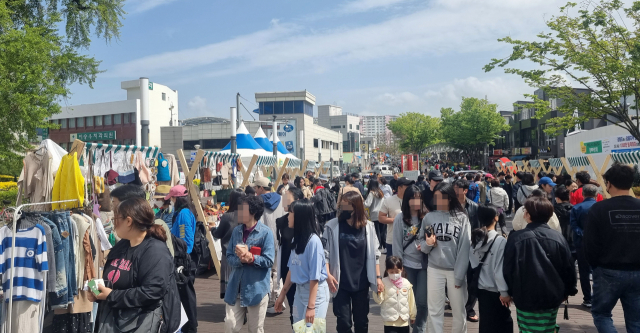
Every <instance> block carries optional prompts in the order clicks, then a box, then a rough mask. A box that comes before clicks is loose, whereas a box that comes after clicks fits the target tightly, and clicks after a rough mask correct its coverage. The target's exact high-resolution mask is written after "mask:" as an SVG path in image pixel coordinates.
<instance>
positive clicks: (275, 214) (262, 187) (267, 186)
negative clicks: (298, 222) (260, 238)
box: [253, 177, 285, 313]
mask: <svg viewBox="0 0 640 333" xmlns="http://www.w3.org/2000/svg"><path fill="white" fill-rule="evenodd" d="M271 185H272V184H271V182H270V181H269V179H268V178H266V177H257V178H256V179H255V181H254V183H253V189H254V190H256V195H257V196H259V197H261V198H262V201H263V202H264V213H263V214H262V223H264V224H265V225H266V226H267V227H269V228H270V229H271V232H272V234H273V240H274V243H275V241H276V235H277V232H278V228H277V225H276V219H278V218H280V217H282V216H284V214H285V211H284V206H283V205H282V196H281V195H280V194H278V193H275V192H271ZM275 250H276V260H274V263H273V267H272V269H271V292H270V293H269V307H268V310H267V311H268V312H269V313H275V309H274V306H275V304H276V299H278V296H279V295H280V289H281V283H280V280H278V260H277V258H278V249H277V248H276V249H275Z"/></svg>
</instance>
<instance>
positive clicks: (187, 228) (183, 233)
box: [171, 208, 196, 253]
mask: <svg viewBox="0 0 640 333" xmlns="http://www.w3.org/2000/svg"><path fill="white" fill-rule="evenodd" d="M171 233H172V234H173V235H174V236H176V237H178V238H180V239H182V240H184V241H185V243H187V253H191V250H193V238H194V237H195V235H196V217H195V216H193V213H192V212H191V211H190V210H189V208H183V209H181V210H180V213H178V216H176V220H175V221H174V222H173V225H172V226H171Z"/></svg>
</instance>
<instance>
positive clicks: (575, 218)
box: [569, 198, 596, 249]
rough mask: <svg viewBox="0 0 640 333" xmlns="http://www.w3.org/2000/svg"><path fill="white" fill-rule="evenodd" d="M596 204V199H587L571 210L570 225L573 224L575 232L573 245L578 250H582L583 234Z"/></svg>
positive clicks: (572, 228) (572, 227)
mask: <svg viewBox="0 0 640 333" xmlns="http://www.w3.org/2000/svg"><path fill="white" fill-rule="evenodd" d="M595 203H596V199H595V198H585V199H584V201H583V202H581V203H579V204H577V205H575V206H573V209H572V210H571V215H570V216H569V223H570V224H571V230H573V244H574V246H575V248H576V249H581V248H582V234H583V232H584V227H585V226H586V225H587V216H588V215H589V210H590V209H591V206H593V205H594V204H595Z"/></svg>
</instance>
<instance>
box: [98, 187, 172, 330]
mask: <svg viewBox="0 0 640 333" xmlns="http://www.w3.org/2000/svg"><path fill="white" fill-rule="evenodd" d="M113 220H114V229H115V232H117V233H118V236H119V237H120V238H121V240H120V241H119V242H118V243H116V245H115V246H114V247H113V248H112V249H111V251H110V252H109V255H108V256H107V261H106V264H105V266H104V267H105V268H104V272H103V276H102V277H103V279H104V283H105V285H98V290H99V291H100V294H98V295H97V296H95V295H94V294H93V293H91V292H90V293H87V296H88V298H89V300H90V301H92V302H96V301H97V302H98V313H97V316H96V324H95V327H96V329H95V332H99V333H107V332H119V331H120V330H119V329H120V327H121V326H123V325H124V326H125V327H127V329H128V330H129V331H131V332H137V331H138V330H140V331H143V330H144V331H146V332H158V331H159V330H160V328H161V327H162V328H163V329H165V328H166V331H167V332H174V331H176V330H177V329H178V326H179V324H180V298H179V296H178V290H177V285H176V281H175V275H174V271H175V268H174V265H173V258H171V254H170V253H169V248H167V245H166V243H165V241H166V240H167V234H166V233H165V231H164V228H162V226H160V225H158V224H154V214H153V210H152V209H151V206H150V205H149V203H148V202H147V201H146V200H144V199H142V198H131V199H127V200H124V201H122V202H120V203H119V204H118V205H117V206H116V208H115V211H114V219H113Z"/></svg>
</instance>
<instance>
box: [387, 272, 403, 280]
mask: <svg viewBox="0 0 640 333" xmlns="http://www.w3.org/2000/svg"><path fill="white" fill-rule="evenodd" d="M401 278H402V275H401V274H400V273H397V274H389V279H391V280H392V281H397V280H399V279H401Z"/></svg>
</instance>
